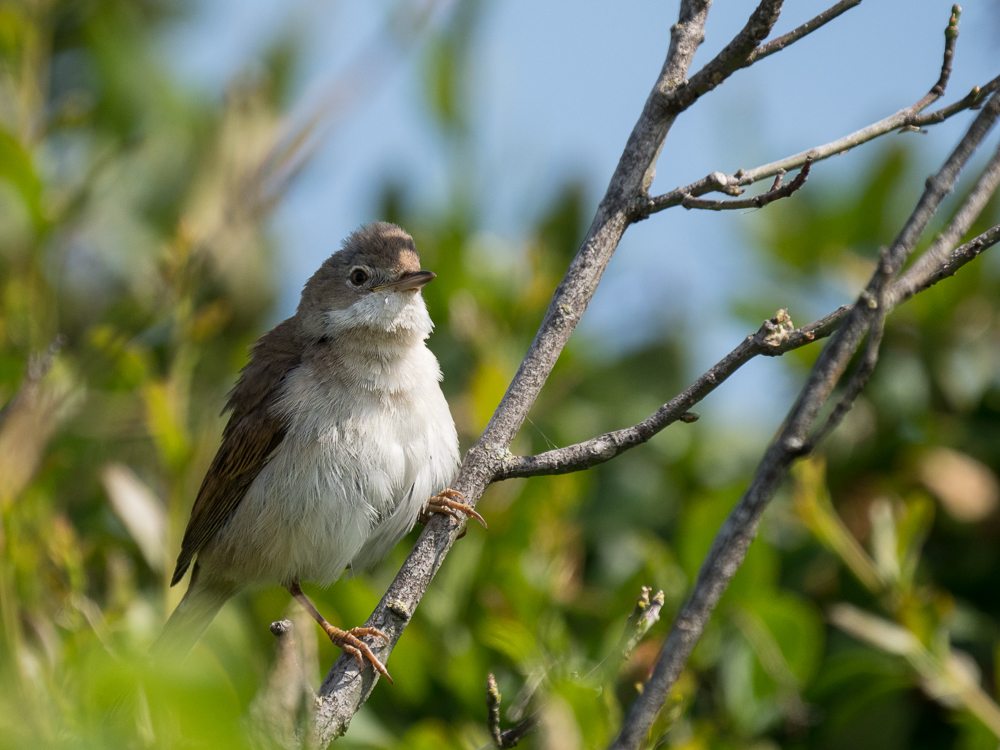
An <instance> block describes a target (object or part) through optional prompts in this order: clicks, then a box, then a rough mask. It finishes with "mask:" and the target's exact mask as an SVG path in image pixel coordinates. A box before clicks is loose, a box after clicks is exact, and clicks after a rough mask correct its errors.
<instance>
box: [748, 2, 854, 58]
mask: <svg viewBox="0 0 1000 750" xmlns="http://www.w3.org/2000/svg"><path fill="white" fill-rule="evenodd" d="M857 5H861V0H840V2H839V3H837V4H836V5H834V6H832V7H830V8H827V9H826V10H824V11H823V12H822V13H820V14H819V15H818V16H815V17H814V18H810V19H809V20H808V21H806V22H805V23H804V24H802V25H801V26H799V27H798V28H795V29H792V30H791V31H789V32H788V33H787V34H785V35H783V36H779V37H778V38H777V39H774V40H772V41H770V42H768V43H767V44H762V45H761V46H760V47H758V48H757V49H755V50H754V51H753V52H751V53H750V55H749V56H748V57H747V59H746V62H744V63H743V67H744V68H749V67H750V66H751V65H753V64H754V63H755V62H757V61H759V60H763V59H764V58H765V57H770V56H771V55H773V54H774V53H775V52H781V50H783V49H784V48H785V47H788V46H790V45H792V44H795V42H797V41H799V39H801V38H802V37H804V36H806V35H807V34H811V33H812V32H814V31H816V29H818V28H820V27H821V26H825V25H826V24H828V23H830V21H832V20H833V19H834V18H836V17H837V16H839V15H841V14H842V13H846V12H847V11H849V10H850V9H851V8H853V7H855V6H857Z"/></svg>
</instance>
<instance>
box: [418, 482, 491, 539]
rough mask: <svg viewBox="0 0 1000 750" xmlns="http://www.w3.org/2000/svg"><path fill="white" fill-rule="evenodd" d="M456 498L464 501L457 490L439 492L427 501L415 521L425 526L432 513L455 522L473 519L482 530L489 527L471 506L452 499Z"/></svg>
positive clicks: (463, 533) (463, 534) (463, 496)
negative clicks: (480, 525)
mask: <svg viewBox="0 0 1000 750" xmlns="http://www.w3.org/2000/svg"><path fill="white" fill-rule="evenodd" d="M456 497H458V498H461V499H462V500H465V495H463V494H462V493H461V492H459V491H458V490H441V492H439V493H438V494H436V495H435V496H434V497H432V498H431V499H430V500H428V501H427V505H425V506H424V508H423V510H421V511H420V515H419V516H417V520H418V521H419V522H420V523H422V524H426V523H427V522H428V521H430V520H431V514H432V513H444V514H445V515H448V516H451V517H452V518H454V519H455V520H456V521H464V520H465V519H466V518H475V519H476V520H477V521H479V523H481V524H482V525H483V528H484V529H488V528H489V526H487V525H486V520H485V519H484V518H483V517H482V516H481V515H479V514H478V513H476V511H474V510H473V509H472V506H470V505H466V504H465V503H460V502H458V501H457V500H455V499H454V498H456ZM462 536H465V532H464V531H463V532H462Z"/></svg>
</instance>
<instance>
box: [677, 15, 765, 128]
mask: <svg viewBox="0 0 1000 750" xmlns="http://www.w3.org/2000/svg"><path fill="white" fill-rule="evenodd" d="M783 2H784V0H761V2H760V4H759V5H758V6H757V7H756V8H755V9H754V11H753V13H751V14H750V18H749V20H747V23H746V25H745V26H744V27H743V28H742V29H740V32H739V33H738V34H737V35H736V36H735V37H733V40H732V41H731V42H730V43H729V44H727V45H726V46H725V47H723V49H722V51H721V52H719V54H718V55H716V56H715V57H714V58H712V60H711V61H710V62H709V63H708V64H707V65H705V67H703V68H702V69H701V70H699V71H698V72H697V73H695V74H694V75H693V76H691V79H690V80H689V81H687V82H685V83H684V84H683V85H681V86H677V87H676V88H674V89H673V90H670V91H664V92H663V93H664V104H665V105H666V106H667V108H668V109H670V110H671V111H673V112H675V113H680V112H683V111H684V110H685V109H687V108H688V107H690V106H691V105H692V104H694V103H695V102H696V101H698V99H699V97H701V96H702V95H703V94H707V93H708V92H709V91H711V90H712V89H714V88H715V87H717V86H719V85H720V84H722V83H723V82H724V81H725V80H726V79H727V78H729V76H731V75H732V74H733V73H735V72H736V71H737V70H739V69H740V68H742V67H744V63H745V62H746V60H747V58H748V57H749V56H750V55H751V54H753V51H754V50H755V49H756V48H757V45H758V44H760V43H761V42H762V41H763V40H764V39H766V38H767V35H768V34H770V33H771V29H772V28H774V24H775V23H777V22H778V15H779V14H780V13H781V6H782V4H783Z"/></svg>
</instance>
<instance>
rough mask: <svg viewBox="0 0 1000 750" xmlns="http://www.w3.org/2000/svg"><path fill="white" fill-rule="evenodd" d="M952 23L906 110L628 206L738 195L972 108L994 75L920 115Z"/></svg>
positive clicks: (999, 84)
mask: <svg viewBox="0 0 1000 750" xmlns="http://www.w3.org/2000/svg"><path fill="white" fill-rule="evenodd" d="M957 22H958V16H957V15H956V14H955V13H954V11H953V13H952V16H951V18H950V19H949V22H948V26H947V27H946V29H945V50H944V55H943V60H942V63H941V75H940V76H939V77H938V80H937V81H936V82H935V83H934V85H933V86H931V88H930V90H929V91H928V93H927V94H926V95H925V96H924V97H922V98H921V99H920V100H919V101H918V102H917V103H916V104H914V105H912V106H910V107H907V108H906V109H901V110H899V111H898V112H896V113H895V114H893V115H890V116H889V117H886V118H884V119H882V120H879V121H878V122H876V123H873V124H871V125H869V126H867V127H865V128H862V129H861V130H858V131H855V132H854V133H851V134H850V135H846V136H844V137H843V138H838V139H837V140H835V141H832V142H830V143H827V144H825V145H823V146H816V147H815V148H811V149H809V150H807V151H802V152H800V153H798V154H794V155H792V156H788V157H785V158H784V159H781V160H779V161H774V162H771V163H769V164H764V165H762V166H759V167H756V168H754V169H750V170H744V169H739V170H737V171H736V172H734V173H733V174H725V173H723V172H712V173H711V174H709V175H706V176H705V177H703V178H701V179H700V180H698V181H696V182H692V183H691V184H690V185H685V186H684V187H678V188H675V189H673V190H671V191H670V192H668V193H664V194H663V195H659V196H656V197H654V198H644V199H643V200H642V201H639V202H637V203H636V205H635V206H634V207H633V211H634V215H635V218H636V220H641V219H643V218H646V217H647V216H650V215H651V214H654V213H657V212H659V211H663V210H665V209H667V208H672V207H673V206H679V205H682V204H683V203H684V201H685V200H689V199H690V198H696V197H698V196H700V195H704V194H705V193H711V192H722V193H726V194H727V195H738V194H739V188H741V187H745V186H747V185H752V184H753V183H755V182H758V181H760V180H765V179H767V178H769V177H773V176H775V175H777V174H781V173H782V172H790V171H792V170H794V169H798V168H799V167H802V166H804V165H805V163H806V162H807V161H812V162H817V161H822V160H824V159H829V158H830V157H832V156H837V155H839V154H843V153H846V152H847V151H850V150H851V149H852V148H855V147H856V146H860V145H861V144H863V143H867V142H868V141H871V140H874V139H875V138H878V137H880V136H883V135H885V134H886V133H891V132H892V131H894V130H899V129H904V130H919V129H921V128H923V127H925V126H928V125H935V124H937V123H940V122H944V121H945V120H946V119H948V118H949V117H952V116H953V115H956V114H958V113H959V112H962V111H964V110H966V109H975V108H976V107H977V106H978V105H979V104H980V103H982V102H983V101H985V100H986V97H987V96H989V95H990V94H992V93H993V92H994V91H996V90H997V89H998V88H1000V76H998V77H997V78H994V79H993V80H992V81H990V82H989V83H987V84H986V85H985V86H982V87H980V86H976V87H975V88H974V89H973V90H972V91H970V92H969V94H967V95H966V96H965V97H964V98H963V99H961V100H960V101H958V102H955V103H954V104H952V105H949V106H948V107H944V108H942V109H940V110H937V111H935V112H930V113H927V114H923V115H922V114H921V112H922V111H923V110H924V109H926V108H927V107H929V106H930V105H931V104H932V103H934V102H935V101H937V100H938V99H940V98H941V97H942V96H943V95H944V92H945V87H946V86H947V84H948V80H949V78H950V76H951V67H952V61H953V59H954V53H955V44H956V42H957V39H958V26H957ZM775 41H777V40H775Z"/></svg>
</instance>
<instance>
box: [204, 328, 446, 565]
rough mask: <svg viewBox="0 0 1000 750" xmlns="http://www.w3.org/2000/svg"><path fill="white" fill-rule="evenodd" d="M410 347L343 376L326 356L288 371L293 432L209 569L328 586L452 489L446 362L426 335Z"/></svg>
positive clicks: (378, 552) (212, 554) (212, 551)
mask: <svg viewBox="0 0 1000 750" xmlns="http://www.w3.org/2000/svg"><path fill="white" fill-rule="evenodd" d="M407 344H408V345H407V346H405V347H403V348H401V349H400V350H399V351H397V352H389V354H390V355H391V356H388V357H386V356H380V357H378V358H377V359H376V360H372V359H371V358H369V357H363V358H362V360H360V361H354V360H353V358H350V359H349V360H347V367H348V370H350V372H349V373H348V377H344V374H345V373H344V372H341V371H340V370H342V369H343V366H344V361H341V362H340V365H341V367H339V368H336V370H335V371H334V372H331V371H330V370H331V369H332V368H330V367H329V364H328V363H327V364H324V362H323V361H322V360H319V359H314V360H311V361H310V360H307V361H306V362H304V363H303V364H302V365H300V366H299V367H298V368H296V369H295V370H294V371H293V372H292V373H290V374H289V376H288V377H287V378H286V384H285V387H284V393H283V396H282V398H281V399H280V400H279V403H278V407H277V408H278V410H279V411H280V412H281V413H283V414H284V415H287V417H288V419H289V422H290V424H289V429H288V431H287V432H286V435H285V438H284V440H283V441H282V443H281V445H280V447H279V449H278V450H277V452H276V454H275V455H274V457H273V458H272V459H271V460H270V461H269V462H268V464H267V465H266V466H265V467H264V469H263V470H262V471H261V473H260V474H259V475H258V477H257V478H256V479H255V480H254V482H253V484H252V485H251V486H250V489H249V490H248V492H247V494H246V496H245V498H244V499H243V501H242V502H241V503H240V505H239V506H238V507H237V509H236V511H235V512H234V514H233V516H232V518H231V520H230V522H229V523H228V524H227V525H226V526H225V528H224V529H223V530H222V531H221V532H220V533H219V534H218V535H217V537H216V540H215V542H214V543H213V544H210V545H209V546H208V547H206V548H205V550H203V551H202V557H203V558H206V557H207V559H206V560H205V562H206V563H210V567H211V568H212V569H213V574H215V575H219V574H222V575H223V576H224V569H226V568H229V567H230V566H232V568H233V570H234V574H235V571H236V570H239V571H240V575H239V576H238V578H239V579H241V580H242V581H244V582H248V581H250V580H259V581H276V582H279V583H282V584H288V583H291V582H292V581H295V580H308V581H316V582H322V583H332V582H333V581H335V580H336V579H337V578H339V577H340V575H341V574H342V573H343V572H344V569H345V568H347V567H350V568H351V569H352V570H361V569H363V568H364V567H367V566H369V565H371V564H373V563H374V562H377V561H378V560H379V559H381V558H382V557H384V556H385V555H386V554H387V553H388V552H389V550H391V549H392V547H393V546H395V544H396V543H397V542H398V541H399V540H400V538H402V537H403V536H404V535H405V534H406V533H407V532H408V531H409V530H410V529H411V528H412V527H413V525H414V523H415V521H416V517H417V514H418V512H419V510H420V508H421V507H422V505H423V504H424V503H425V502H426V501H427V499H428V498H429V497H430V496H432V495H434V494H436V493H437V492H440V491H441V490H442V489H445V488H446V487H447V486H448V484H449V483H450V482H451V480H452V479H453V478H454V474H455V470H456V468H457V465H458V436H457V434H456V432H455V425H454V422H453V420H452V418H451V413H450V411H449V410H448V404H447V402H446V401H445V398H444V395H443V394H442V393H441V388H440V386H439V381H440V379H441V373H440V368H439V366H438V363H437V360H436V359H435V358H434V355H433V354H432V353H431V352H430V350H428V349H427V347H426V346H425V345H424V343H423V341H422V339H418V340H417V341H416V342H407ZM380 353H381V355H386V353H387V352H386V349H385V347H384V346H383V347H381V349H380ZM237 566H238V567H237ZM224 577H226V576H224ZM234 577H235V576H234Z"/></svg>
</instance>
